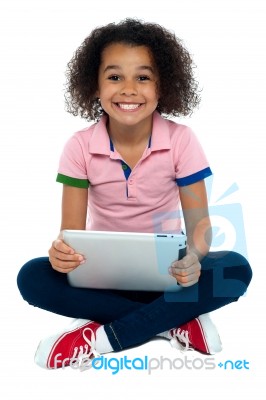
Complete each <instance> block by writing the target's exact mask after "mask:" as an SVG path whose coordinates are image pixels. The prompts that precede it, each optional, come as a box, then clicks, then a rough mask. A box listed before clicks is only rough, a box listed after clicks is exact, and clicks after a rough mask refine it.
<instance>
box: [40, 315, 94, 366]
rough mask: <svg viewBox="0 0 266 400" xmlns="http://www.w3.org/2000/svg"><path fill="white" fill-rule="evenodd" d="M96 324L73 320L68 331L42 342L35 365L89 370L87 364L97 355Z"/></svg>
mask: <svg viewBox="0 0 266 400" xmlns="http://www.w3.org/2000/svg"><path fill="white" fill-rule="evenodd" d="M100 326H101V325H100V324H98V323H97V322H93V321H89V320H84V319H75V320H74V321H73V322H72V324H71V325H70V327H69V329H68V330H64V331H63V332H60V333H59V334H56V335H54V336H50V337H48V338H46V339H44V340H42V341H41V342H40V344H39V346H38V349H37V351H36V354H35V358H34V360H35V363H36V364H37V365H39V366H40V367H42V368H47V369H56V368H64V367H66V366H69V365H70V366H72V367H73V368H78V367H81V368H84V366H85V364H86V367H87V368H89V362H90V361H91V359H92V358H93V357H98V356H99V354H98V353H97V352H96V351H95V348H94V347H95V332H96V330H97V329H98V328H99V327H100Z"/></svg>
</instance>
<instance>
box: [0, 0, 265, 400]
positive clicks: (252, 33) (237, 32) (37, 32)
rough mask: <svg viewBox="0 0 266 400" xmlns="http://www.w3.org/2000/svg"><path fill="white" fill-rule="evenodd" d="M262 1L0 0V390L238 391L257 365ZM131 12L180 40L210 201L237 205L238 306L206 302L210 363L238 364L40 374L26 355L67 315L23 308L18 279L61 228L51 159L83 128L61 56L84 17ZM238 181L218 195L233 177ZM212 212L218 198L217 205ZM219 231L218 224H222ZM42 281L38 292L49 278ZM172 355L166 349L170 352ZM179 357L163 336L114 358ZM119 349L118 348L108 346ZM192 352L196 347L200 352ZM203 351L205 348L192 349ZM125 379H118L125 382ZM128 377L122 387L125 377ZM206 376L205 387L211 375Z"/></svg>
mask: <svg viewBox="0 0 266 400" xmlns="http://www.w3.org/2000/svg"><path fill="white" fill-rule="evenodd" d="M265 10H266V7H265V2H264V1H263V0H261V1H260V0H164V1H162V2H159V1H157V2H154V4H152V3H151V2H144V1H143V0H135V1H134V2H124V1H120V0H112V1H104V0H98V1H97V2H95V4H94V2H92V1H89V0H1V3H0V40H1V62H0V69H1V73H0V80H1V81H0V82H1V85H0V115H1V145H0V151H1V155H0V168H1V169H0V173H1V183H2V184H1V186H2V190H1V207H0V213H1V214H0V216H1V227H2V234H1V251H2V256H1V268H2V278H1V292H0V294H1V310H2V312H1V317H2V322H1V344H2V348H1V353H2V357H1V364H0V370H1V385H0V391H3V396H2V398H4V399H11V398H12V399H13V398H15V397H16V396H18V395H22V394H23V395H24V396H25V397H26V396H27V399H28V400H31V399H36V398H38V399H40V400H42V399H46V398H48V396H49V397H50V398H52V399H53V398H63V397H65V398H70V397H73V396H75V397H78V396H85V397H87V396H90V395H92V394H93V395H97V396H98V395H99V393H102V395H103V396H104V395H108V398H111V399H117V398H121V397H122V396H125V397H127V398H130V399H131V398H132V399H133V398H136V397H138V398H140V399H142V398H144V396H145V397H146V396H148V395H149V394H150V395H151V396H152V397H153V398H154V399H159V398H162V397H163V396H167V397H169V396H171V395H174V396H178V395H186V394H188V398H192V397H194V396H198V397H199V398H200V399H201V398H204V399H212V398H215V399H224V398H230V399H231V398H234V397H235V398H242V399H243V398H244V399H246V398H250V396H251V395H252V394H253V390H254V388H255V387H256V386H257V385H258V383H259V381H260V380H261V379H262V374H264V368H263V367H264V366H263V356H264V355H265V349H264V341H263V340H264V335H265V332H263V328H262V326H261V324H262V320H265V314H264V312H263V310H262V306H261V305H260V303H261V299H262V294H263V292H264V281H265V275H266V274H265V266H264V262H263V257H264V235H263V234H264V229H263V220H265V217H264V213H265V210H264V208H265V201H264V195H263V193H261V191H262V189H261V188H262V184H261V183H264V177H263V170H264V176H265V156H264V153H265V145H264V141H263V134H265V124H264V123H263V122H264V121H265V111H264V107H265V89H266V84H265V71H266V65H265V64H266V62H265V42H264V38H265V37H266V26H265ZM126 17H137V18H141V19H144V20H146V21H150V22H157V23H159V24H161V25H164V26H165V27H166V28H168V29H170V30H172V31H174V32H175V33H176V35H177V36H179V37H180V38H182V39H183V40H184V43H185V45H186V47H187V48H188V49H189V50H190V52H191V53H192V55H193V57H194V60H195V63H196V64H197V66H198V68H197V75H198V78H199V81H200V85H201V87H202V88H203V91H202V103H201V106H200V108H199V110H197V111H196V112H195V113H194V115H193V116H192V117H191V118H186V119H184V120H182V121H181V122H183V123H185V124H188V125H190V126H191V127H192V128H193V129H194V131H195V132H196V134H197V135H198V137H199V139H200V141H201V143H202V144H203V147H204V149H205V152H206V154H207V156H208V158H209V161H210V163H211V167H212V169H213V171H214V182H213V190H212V196H211V205H217V206H221V207H223V206H224V205H225V204H227V205H230V204H232V203H235V202H236V203H239V204H240V205H241V208H242V211H243V214H244V223H245V235H246V241H247V252H248V258H249V260H250V263H251V265H252V267H253V270H254V278H253V281H252V284H251V286H250V289H249V291H248V294H247V295H246V296H245V297H243V298H242V299H241V300H240V301H239V302H238V303H235V304H232V305H230V306H228V307H225V308H224V309H221V310H218V311H216V312H214V313H213V314H212V315H213V319H214V321H215V323H216V325H217V326H218V329H219V331H220V334H221V338H222V341H223V345H224V350H223V352H222V353H220V354H219V355H217V356H216V357H215V362H217V363H218V362H219V361H221V362H224V361H225V360H228V359H230V360H232V361H236V360H246V361H248V362H249V367H250V369H249V370H248V369H245V368H242V369H236V368H234V369H233V370H232V369H227V370H224V369H223V368H219V367H217V368H215V369H214V370H206V369H203V368H202V369H200V368H198V369H195V368H194V369H192V370H189V369H185V368H183V369H180V370H174V369H172V370H171V369H169V368H168V367H167V365H165V368H163V369H162V370H156V371H153V373H152V374H151V375H148V373H147V371H136V370H135V371H134V370H133V371H129V370H124V371H121V372H119V373H118V374H116V375H112V374H111V372H110V371H108V370H107V371H95V370H94V371H86V372H83V373H79V372H77V371H73V370H70V369H68V370H63V371H62V370H61V371H59V370H58V371H45V370H42V369H40V368H39V367H37V366H36V365H35V364H34V363H33V356H34V352H35V350H36V346H37V344H38V342H39V340H40V339H41V338H42V337H45V336H47V335H49V334H50V333H54V331H56V330H57V329H58V328H59V329H60V328H61V327H62V326H64V325H65V324H67V323H68V319H66V318H63V317H60V316H56V315H53V314H50V313H47V312H45V311H42V310H39V309H35V308H33V307H30V306H29V305H28V304H27V303H26V302H24V301H23V300H22V298H21V297H20V294H19V292H18V290H17V287H16V275H17V273H18V271H19V269H20V267H21V266H22V265H23V264H24V263H25V262H26V261H27V260H29V259H31V258H34V257H37V256H43V255H47V249H48V248H49V246H50V242H51V241H52V239H54V238H55V236H56V235H57V233H58V229H59V224H60V203H61V185H59V184H56V183H55V176H56V172H57V165H58V159H59V156H60V154H61V151H62V147H63V145H64V143H65V141H66V140H67V139H68V137H69V136H70V135H71V134H72V133H73V132H74V131H76V130H79V129H81V128H83V127H85V126H86V125H87V122H86V121H85V120H81V119H79V118H74V117H73V116H71V115H69V114H67V113H66V112H65V110H64V97H63V89H64V87H63V86H64V82H65V76H64V72H65V69H66V64H67V62H68V61H69V60H70V58H71V57H72V55H73V52H74V51H75V49H76V48H77V47H78V46H79V45H80V44H81V42H82V41H83V39H84V38H85V37H86V36H87V35H88V34H89V33H90V31H91V29H93V28H95V27H96V26H99V25H103V24H106V23H109V22H114V21H119V20H121V19H124V18H126ZM233 184H236V185H237V186H238V188H239V190H237V191H235V192H234V193H232V194H231V195H229V196H225V198H224V199H221V200H218V199H219V197H220V196H222V195H223V193H224V192H226V190H227V189H228V188H229V187H231V185H233ZM221 209H222V208H221ZM221 229H226V227H221ZM47 290H49V289H48V288H47ZM175 352H176V353H175ZM124 354H127V355H128V357H131V359H133V358H135V357H144V356H145V355H147V356H149V357H158V358H159V357H161V356H164V357H169V358H170V359H174V358H175V357H180V353H178V352H177V351H176V350H174V349H172V348H170V347H169V343H166V342H164V341H155V342H150V343H149V344H146V345H144V346H140V347H138V348H135V349H131V350H129V351H127V352H123V353H122V354H120V355H121V356H122V355H124ZM120 355H119V356H120ZM190 357H200V356H199V355H197V354H196V355H195V354H194V356H192V355H190ZM202 359H203V357H202ZM125 380H126V381H125ZM125 382H126V383H125ZM211 384H213V385H211Z"/></svg>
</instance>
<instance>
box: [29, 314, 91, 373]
mask: <svg viewBox="0 0 266 400" xmlns="http://www.w3.org/2000/svg"><path fill="white" fill-rule="evenodd" d="M88 322H90V320H87V319H75V320H73V321H72V323H71V324H70V326H68V328H65V329H64V330H62V331H61V332H60V333H57V334H55V335H53V336H50V337H48V338H46V339H43V340H41V341H40V343H39V345H38V348H37V350H36V353H35V356H34V362H35V363H36V364H37V365H38V366H39V367H42V368H45V369H50V368H49V367H48V364H49V357H50V354H51V351H52V349H53V347H54V346H55V344H56V343H57V342H58V340H59V339H61V338H62V337H64V336H65V335H67V334H68V333H70V332H74V331H75V330H78V329H79V328H81V327H82V326H83V325H86V324H87V323H88ZM51 369H52V368H51Z"/></svg>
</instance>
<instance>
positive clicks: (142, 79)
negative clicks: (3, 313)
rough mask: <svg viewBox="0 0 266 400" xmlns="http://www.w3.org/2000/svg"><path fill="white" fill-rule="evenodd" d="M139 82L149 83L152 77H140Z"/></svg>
mask: <svg viewBox="0 0 266 400" xmlns="http://www.w3.org/2000/svg"><path fill="white" fill-rule="evenodd" d="M138 80H139V81H149V80H150V77H149V76H146V75H141V76H139V77H138Z"/></svg>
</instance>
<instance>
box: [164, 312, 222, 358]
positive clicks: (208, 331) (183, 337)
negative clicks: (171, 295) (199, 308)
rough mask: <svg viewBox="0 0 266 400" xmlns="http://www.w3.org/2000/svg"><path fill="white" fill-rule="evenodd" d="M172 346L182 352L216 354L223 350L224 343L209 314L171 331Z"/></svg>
mask: <svg viewBox="0 0 266 400" xmlns="http://www.w3.org/2000/svg"><path fill="white" fill-rule="evenodd" d="M170 335H171V336H172V339H171V345H172V346H173V347H176V348H178V349H180V350H183V351H186V350H197V351H200V352H201V353H205V354H215V353H218V352H219V351H221V350H222V343H221V340H220V337H219V334H218V331H217V329H216V327H215V325H214V324H213V322H212V321H211V319H210V317H209V314H203V315H200V316H199V317H198V318H195V319H193V320H192V321H190V322H188V323H186V324H184V325H182V326H180V327H179V328H175V329H171V330H170Z"/></svg>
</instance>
